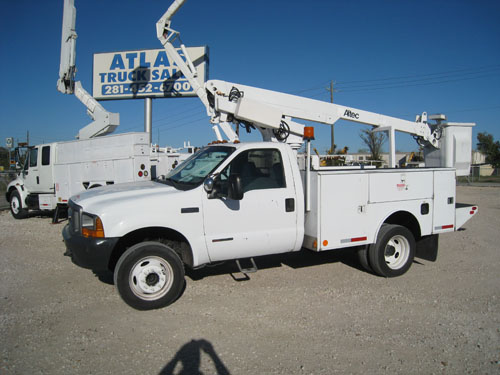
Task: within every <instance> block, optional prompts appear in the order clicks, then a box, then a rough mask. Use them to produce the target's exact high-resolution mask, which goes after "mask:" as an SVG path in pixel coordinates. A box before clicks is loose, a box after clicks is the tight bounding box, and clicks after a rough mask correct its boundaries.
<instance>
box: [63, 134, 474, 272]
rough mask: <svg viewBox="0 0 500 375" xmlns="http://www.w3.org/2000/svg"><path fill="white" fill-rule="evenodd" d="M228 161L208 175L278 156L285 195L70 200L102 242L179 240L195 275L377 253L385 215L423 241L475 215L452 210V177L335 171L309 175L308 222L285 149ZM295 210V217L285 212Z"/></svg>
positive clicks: (132, 192)
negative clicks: (320, 254) (284, 258)
mask: <svg viewBox="0 0 500 375" xmlns="http://www.w3.org/2000/svg"><path fill="white" fill-rule="evenodd" d="M222 147H232V148H234V151H233V153H232V154H231V155H230V156H229V157H228V158H227V159H226V160H224V161H223V162H222V163H221V164H220V165H219V166H218V167H217V168H216V169H215V170H213V171H206V173H207V175H210V176H217V175H220V173H221V172H222V171H224V170H225V168H226V167H227V166H228V165H230V164H231V163H232V161H234V160H235V159H236V158H237V156H238V155H241V154H242V153H244V152H245V151H248V150H253V149H257V150H262V149H273V150H278V151H279V153H280V155H281V159H282V163H283V172H284V178H285V181H286V183H285V185H286V186H284V187H281V188H263V189H256V190H251V191H247V192H245V193H244V196H243V198H242V199H241V200H232V199H229V198H221V197H219V198H213V197H212V198H211V197H210V196H209V194H208V193H207V192H206V191H205V189H204V186H203V184H200V185H199V186H197V187H195V188H193V189H191V190H187V191H183V190H177V189H176V188H175V187H173V186H167V185H164V184H161V183H158V182H142V183H134V184H121V185H114V186H108V187H104V188H98V189H95V190H89V191H86V192H84V193H82V194H79V195H77V196H74V197H72V198H71V200H72V201H73V202H74V203H75V204H76V205H78V206H80V207H81V210H82V211H83V212H85V213H89V214H91V215H97V216H99V218H100V219H101V220H102V223H103V227H104V233H105V236H106V237H118V238H122V237H124V236H127V235H128V234H130V233H132V232H135V231H139V230H143V229H146V228H162V229H168V230H171V231H175V232H178V233H179V234H181V235H182V236H183V237H184V238H185V239H186V241H187V243H188V245H189V247H190V250H191V252H192V261H193V264H192V266H194V267H197V266H200V265H203V264H206V263H210V262H215V261H220V260H228V259H239V258H247V257H254V256H260V255H267V254H276V253H283V252H289V251H297V250H300V249H301V248H302V247H305V248H307V249H310V250H315V251H321V250H331V249H337V248H343V247H349V246H357V245H363V244H369V243H374V242H375V240H376V237H377V233H378V231H379V229H380V227H381V226H382V224H383V223H384V221H386V220H387V218H389V217H390V216H391V215H394V214H397V213H404V214H405V215H409V216H412V217H413V218H414V220H415V222H417V223H418V227H419V231H420V233H421V235H422V236H425V235H430V234H437V233H443V232H448V231H453V230H457V229H458V228H459V227H460V226H461V225H463V223H464V222H465V221H467V220H468V219H469V218H470V217H472V216H473V215H474V214H475V213H476V212H477V210H476V209H475V210H474V211H471V208H470V207H468V208H467V209H466V211H465V210H460V209H457V208H456V204H455V171H454V169H452V168H429V169H407V170H402V169H379V170H375V169H350V170H348V169H345V168H340V169H332V168H319V167H315V165H314V163H313V166H312V169H313V170H312V171H311V172H310V186H311V207H310V211H308V212H307V213H306V210H305V204H304V202H305V196H304V179H305V178H306V176H305V175H306V172H305V170H304V169H303V170H300V169H299V164H300V163H298V162H297V155H296V153H295V151H293V150H292V148H291V147H290V146H289V145H287V144H283V143H273V142H256V143H246V144H243V143H240V144H227V145H225V146H222ZM290 200H293V203H294V205H293V209H290V210H289V209H288V208H287V207H288V206H287V201H288V203H289V202H290Z"/></svg>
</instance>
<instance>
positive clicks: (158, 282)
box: [129, 256, 174, 300]
mask: <svg viewBox="0 0 500 375" xmlns="http://www.w3.org/2000/svg"><path fill="white" fill-rule="evenodd" d="M173 275H174V272H173V269H172V267H171V266H170V264H169V263H168V262H167V261H165V259H163V258H160V257H156V256H150V257H146V258H142V259H140V260H139V261H138V262H136V263H135V264H134V266H133V267H132V269H131V271H130V276H129V285H130V289H131V290H132V292H133V293H134V294H135V295H136V296H137V297H139V298H141V299H144V300H156V299H158V298H161V297H163V296H164V295H165V294H167V292H168V291H169V290H170V288H171V287H172V284H173V281H174V278H173Z"/></svg>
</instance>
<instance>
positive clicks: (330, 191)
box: [318, 173, 368, 250]
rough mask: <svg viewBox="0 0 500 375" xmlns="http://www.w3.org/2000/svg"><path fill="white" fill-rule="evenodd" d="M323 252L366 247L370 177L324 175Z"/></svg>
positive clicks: (321, 247)
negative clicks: (357, 246) (359, 246)
mask: <svg viewBox="0 0 500 375" xmlns="http://www.w3.org/2000/svg"><path fill="white" fill-rule="evenodd" d="M319 178H320V204H319V205H318V207H319V209H320V211H321V213H320V217H321V221H320V238H319V239H318V248H319V250H328V249H333V248H341V247H349V246H356V245H360V244H361V243H366V237H367V227H366V226H367V225H368V223H367V219H368V215H367V209H368V175H367V174H364V173H349V174H320V176H319Z"/></svg>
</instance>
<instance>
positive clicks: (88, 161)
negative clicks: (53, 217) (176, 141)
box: [7, 132, 182, 210]
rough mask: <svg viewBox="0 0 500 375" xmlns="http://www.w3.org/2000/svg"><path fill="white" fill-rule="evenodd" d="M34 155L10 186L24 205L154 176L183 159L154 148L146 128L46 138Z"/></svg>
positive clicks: (46, 205)
mask: <svg viewBox="0 0 500 375" xmlns="http://www.w3.org/2000/svg"><path fill="white" fill-rule="evenodd" d="M35 154H36V159H35ZM30 155H31V159H32V160H28V161H27V163H26V165H25V167H24V169H23V171H22V172H21V173H20V174H19V175H18V177H17V178H16V179H15V180H14V181H12V182H11V183H10V184H9V185H8V187H7V192H9V193H10V192H11V191H12V189H16V190H17V191H18V192H19V194H20V198H21V204H22V207H23V208H34V209H40V210H53V209H55V208H56V206H57V205H58V204H63V205H64V204H67V202H68V199H69V198H70V197H71V196H72V195H75V194H77V193H79V192H81V191H83V190H86V189H90V188H94V187H98V186H105V185H111V184H118V183H124V182H133V181H145V180H150V179H151V177H154V175H155V174H156V175H157V176H160V175H162V174H166V173H167V172H168V171H169V170H170V169H172V166H173V165H174V164H176V162H177V163H178V162H180V159H182V157H181V156H180V155H181V154H179V153H164V152H157V151H156V149H152V147H151V146H150V144H149V134H148V133H145V132H136V133H125V134H115V135H109V136H106V137H96V138H91V139H85V140H75V141H68V142H56V143H48V144H42V145H37V146H34V147H33V149H32V151H31V152H30ZM152 169H153V171H154V170H155V169H156V173H152ZM139 172H141V173H140V174H139ZM29 195H31V196H32V197H34V196H37V197H38V202H39V203H38V207H37V206H36V205H35V206H32V205H30V207H28V204H27V202H26V198H27V197H28V196H29ZM35 201H36V200H35Z"/></svg>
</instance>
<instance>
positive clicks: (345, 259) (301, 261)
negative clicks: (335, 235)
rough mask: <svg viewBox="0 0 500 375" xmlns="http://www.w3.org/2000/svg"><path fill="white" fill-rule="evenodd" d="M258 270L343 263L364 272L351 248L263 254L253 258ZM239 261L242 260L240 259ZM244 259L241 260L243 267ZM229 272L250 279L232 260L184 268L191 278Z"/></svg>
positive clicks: (197, 278) (236, 278) (244, 279)
mask: <svg viewBox="0 0 500 375" xmlns="http://www.w3.org/2000/svg"><path fill="white" fill-rule="evenodd" d="M254 260H255V263H256V265H257V268H258V269H259V270H263V269H270V268H278V267H282V266H288V267H290V268H293V269H299V268H305V267H314V266H319V265H323V264H333V263H343V264H345V265H347V266H349V267H352V268H356V269H358V270H360V271H363V272H366V271H365V270H364V268H362V267H361V265H360V264H359V262H358V259H357V256H356V252H355V251H353V249H340V250H335V251H323V252H318V253H316V252H313V251H309V250H300V251H297V252H292V253H284V254H276V255H265V256H260V257H255V258H254ZM240 262H242V260H241V259H240ZM245 263H246V260H243V262H242V266H243V267H244V266H245ZM248 263H250V262H248ZM226 274H230V275H231V276H232V277H233V279H234V280H235V281H246V280H250V275H251V274H245V275H244V274H242V273H241V272H240V270H239V269H238V266H237V265H236V262H234V261H227V262H221V263H217V264H213V265H207V266H205V267H204V268H200V269H197V270H193V269H189V268H186V276H188V277H189V278H190V279H191V280H194V281H196V280H201V279H203V278H205V277H210V276H218V275H226Z"/></svg>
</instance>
